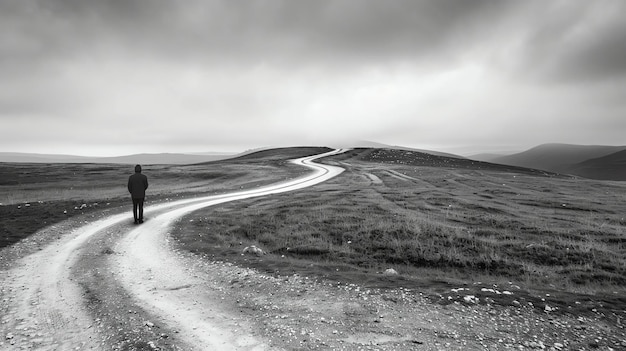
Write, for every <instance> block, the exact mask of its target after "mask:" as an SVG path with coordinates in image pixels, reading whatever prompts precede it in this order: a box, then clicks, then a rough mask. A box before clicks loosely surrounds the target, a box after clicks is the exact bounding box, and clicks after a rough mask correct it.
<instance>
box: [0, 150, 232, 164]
mask: <svg viewBox="0 0 626 351" xmlns="http://www.w3.org/2000/svg"><path fill="white" fill-rule="evenodd" d="M233 156H234V155H233V154H229V153H207V154H182V153H160V154H135V155H126V156H116V157H89V156H74V155H53V154H32V153H20V152H0V162H14V163H118V164H170V165H181V164H193V163H201V162H210V161H219V160H223V159H227V158H231V157H233Z"/></svg>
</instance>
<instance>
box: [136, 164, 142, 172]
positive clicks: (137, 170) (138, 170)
mask: <svg viewBox="0 0 626 351" xmlns="http://www.w3.org/2000/svg"><path fill="white" fill-rule="evenodd" d="M135 173H141V165H136V166H135Z"/></svg>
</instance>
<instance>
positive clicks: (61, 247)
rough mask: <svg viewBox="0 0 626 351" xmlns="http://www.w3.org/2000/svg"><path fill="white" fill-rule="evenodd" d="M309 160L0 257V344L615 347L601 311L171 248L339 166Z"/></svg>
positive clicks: (79, 227) (51, 231)
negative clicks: (286, 177)
mask: <svg viewBox="0 0 626 351" xmlns="http://www.w3.org/2000/svg"><path fill="white" fill-rule="evenodd" d="M333 152H335V153H336V152H341V150H336V151H333ZM321 156H323V155H320V156H317V157H321ZM315 158H316V157H309V158H304V159H299V160H296V161H295V162H296V163H298V164H301V165H304V166H307V167H309V168H311V169H312V173H311V174H310V175H309V176H307V177H306V178H300V179H296V180H292V181H289V182H285V183H280V184H277V185H274V186H269V187H264V188H257V189H255V190H251V191H242V192H238V193H233V194H227V195H219V196H209V197H203V198H196V199H190V200H182V201H176V202H170V203H164V204H160V205H155V206H151V207H150V208H149V209H146V218H147V220H146V222H145V223H144V224H142V225H138V226H133V225H132V224H130V223H131V222H132V218H129V214H128V213H119V214H114V213H102V214H100V215H99V216H97V217H96V215H91V217H79V218H78V219H72V220H68V221H66V222H62V223H59V224H56V225H54V226H52V227H48V228H46V229H45V230H42V231H41V232H39V233H37V234H35V235H34V236H32V237H30V238H28V239H25V240H23V241H22V242H20V243H18V244H16V245H13V246H11V247H8V248H5V249H3V250H2V251H0V253H1V254H2V256H1V257H0V265H1V266H0V268H1V270H0V279H1V281H2V287H1V289H0V312H1V313H0V348H1V349H7V350H18V349H36V350H85V349H93V350H111V349H116V350H157V349H159V350H316V349H320V350H327V349H328V350H331V349H332V350H503V349H516V350H519V349H522V350H532V349H537V350H541V349H551V350H591V349H596V350H597V349H601V350H620V349H626V334H625V332H624V329H623V325H622V324H621V321H619V320H618V321H617V322H616V323H608V322H607V319H606V318H605V317H606V316H603V315H600V314H597V315H593V314H590V315H585V316H572V315H568V314H564V313H557V311H552V310H548V309H547V310H546V312H545V314H540V313H537V312H536V309H534V308H531V307H529V306H523V305H519V306H509V307H503V306H495V305H491V304H489V303H488V302H487V303H485V302H484V301H480V302H481V303H477V302H479V301H477V300H475V299H472V298H471V296H470V295H467V296H461V298H460V299H459V301H455V302H453V303H445V304H443V303H442V304H438V303H433V301H432V298H427V297H426V296H423V295H422V294H421V293H420V292H419V291H416V290H409V289H394V290H380V289H367V288H365V287H362V286H359V285H357V284H341V283H336V282H329V281H325V280H317V279H314V278H309V277H301V276H298V275H285V276H281V275H280V274H274V275H267V274H262V273H259V272H257V271H254V270H251V269H246V268H241V267H237V266H234V265H232V264H229V263H225V262H220V261H211V260H209V259H207V258H205V257H197V256H194V255H193V254H191V253H188V252H182V251H179V250H177V249H176V245H175V243H173V242H172V240H171V238H170V237H169V235H168V231H169V230H170V228H171V227H172V225H173V223H174V222H175V221H176V220H179V219H180V218H181V217H182V216H184V215H186V214H189V213H191V212H193V211H195V210H197V209H200V208H203V207H207V206H211V205H215V204H218V203H222V202H226V201H234V200H238V199H244V198H249V197H254V196H267V195H271V194H273V193H279V192H286V191H292V190H296V189H300V188H303V187H306V186H311V185H314V184H317V183H319V182H322V181H325V180H326V179H329V178H331V177H334V176H336V175H338V174H340V173H341V172H342V171H343V170H342V169H341V168H339V167H333V166H321V165H318V164H315V163H313V162H312V161H313V160H314V159H315ZM509 290H511V289H509ZM509 290H506V291H507V292H508V293H510V294H512V295H514V294H515V291H514V290H511V291H509ZM464 291H465V290H463V289H459V290H457V292H459V294H461V295H462V294H463V292H464ZM503 291H504V289H503V288H500V287H494V289H493V293H494V294H496V293H503Z"/></svg>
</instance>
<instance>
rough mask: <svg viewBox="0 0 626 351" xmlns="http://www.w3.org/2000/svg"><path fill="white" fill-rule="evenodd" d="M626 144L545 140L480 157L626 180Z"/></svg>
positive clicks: (483, 159)
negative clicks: (519, 149)
mask: <svg viewBox="0 0 626 351" xmlns="http://www.w3.org/2000/svg"><path fill="white" fill-rule="evenodd" d="M624 150H626V146H608V145H573V144H543V145H539V146H536V147H534V148H531V149H529V150H526V151H523V152H520V153H515V154H512V155H506V156H498V155H493V157H490V156H489V155H477V157H476V158H474V159H477V160H481V161H488V162H493V163H500V164H504V165H511V166H518V167H527V168H535V169H542V170H546V171H551V172H557V173H563V174H573V175H578V176H581V177H585V178H591V179H603V180H626V177H625V176H624V175H623V173H624V158H625V157H626V155H625V154H624Z"/></svg>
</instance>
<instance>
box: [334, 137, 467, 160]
mask: <svg viewBox="0 0 626 351" xmlns="http://www.w3.org/2000/svg"><path fill="white" fill-rule="evenodd" d="M334 147H336V148H372V149H391V150H406V151H416V152H422V153H425V154H430V155H435V156H443V157H452V158H461V159H464V158H465V157H463V156H459V155H455V154H451V153H447V152H441V151H434V150H424V149H415V148H410V147H406V146H398V145H387V144H382V143H377V142H375V141H368V140H358V141H355V142H351V143H346V144H341V145H335V146H334Z"/></svg>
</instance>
